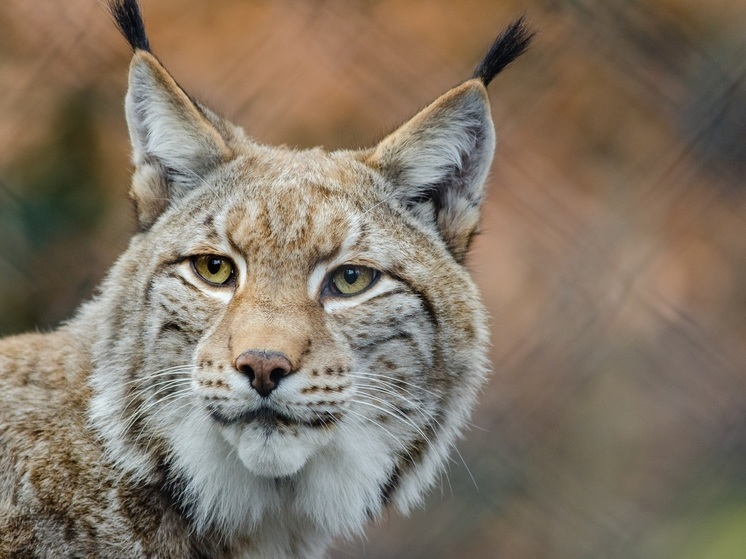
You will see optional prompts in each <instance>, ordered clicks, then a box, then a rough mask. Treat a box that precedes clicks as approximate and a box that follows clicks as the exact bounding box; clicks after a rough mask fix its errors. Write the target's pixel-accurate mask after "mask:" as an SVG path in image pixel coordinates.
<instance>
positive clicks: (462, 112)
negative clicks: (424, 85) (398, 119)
mask: <svg viewBox="0 0 746 559" xmlns="http://www.w3.org/2000/svg"><path fill="white" fill-rule="evenodd" d="M494 150H495V131H494V125H493V123H492V117H491V114H490V105H489V99H488V97H487V90H486V88H485V86H484V84H483V83H482V82H481V81H480V80H478V79H472V80H469V81H467V82H465V83H463V84H461V85H460V86H457V87H455V88H453V89H451V90H450V91H448V92H446V93H445V94H443V95H442V96H441V97H439V98H438V99H436V100H435V101H434V102H433V103H431V104H430V105H429V106H428V107H426V108H425V109H423V110H422V111H420V112H419V113H418V114H417V115H415V116H414V117H413V118H412V119H411V120H409V121H408V122H406V123H405V124H404V125H402V126H401V127H399V128H398V129H397V130H396V131H394V132H393V133H392V134H390V135H389V136H387V137H386V138H384V139H383V141H381V142H380V143H379V144H378V146H376V147H375V148H374V149H373V151H372V152H371V153H370V155H369V156H368V158H367V163H368V164H369V165H371V166H372V167H373V168H375V169H376V170H378V171H379V172H380V173H381V174H383V175H384V177H385V178H386V179H387V183H388V184H389V185H390V187H391V188H392V189H393V196H394V198H395V199H397V200H398V201H399V202H400V203H401V204H402V205H403V206H404V207H406V208H407V210H409V211H410V212H412V214H414V215H415V216H416V217H417V218H419V219H420V220H422V221H423V222H425V223H427V224H429V225H431V226H433V227H434V228H435V229H436V230H437V232H438V233H439V235H440V236H441V238H442V239H443V240H444V241H445V243H446V245H447V246H448V248H449V250H450V251H451V253H452V254H453V256H454V258H456V260H457V261H459V262H462V261H463V260H464V257H465V256H466V253H467V251H468V249H469V245H470V243H471V239H472V238H473V236H474V234H475V233H476V231H477V228H478V225H479V217H480V208H481V203H482V197H483V194H484V184H485V180H486V178H487V174H488V172H489V168H490V165H491V163H492V157H493V154H494Z"/></svg>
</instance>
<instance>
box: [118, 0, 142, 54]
mask: <svg viewBox="0 0 746 559" xmlns="http://www.w3.org/2000/svg"><path fill="white" fill-rule="evenodd" d="M109 11H110V12H111V15H112V17H113V18H114V23H116V25H117V27H118V28H119V31H121V32H122V35H124V38H125V39H127V42H128V43H129V44H130V46H131V47H132V50H144V51H147V52H151V50H150V41H148V36H147V35H146V34H145V24H144V23H143V20H142V12H141V11H140V4H139V2H138V1H137V0H109Z"/></svg>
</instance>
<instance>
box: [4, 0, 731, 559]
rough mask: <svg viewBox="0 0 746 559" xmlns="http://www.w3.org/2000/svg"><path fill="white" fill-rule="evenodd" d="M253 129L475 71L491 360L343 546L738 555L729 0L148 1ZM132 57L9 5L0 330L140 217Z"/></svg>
mask: <svg viewBox="0 0 746 559" xmlns="http://www.w3.org/2000/svg"><path fill="white" fill-rule="evenodd" d="M143 4H144V9H145V14H146V19H147V23H148V27H149V29H150V34H151V40H152V43H153V45H154V48H155V50H156V52H157V53H158V55H159V56H160V57H161V59H162V60H163V61H164V63H165V64H166V66H167V67H168V68H169V69H170V70H171V71H172V72H173V73H174V75H175V76H176V78H177V80H179V82H180V83H182V85H184V86H185V87H186V88H187V89H188V90H189V91H190V92H192V93H194V94H195V95H196V97H197V98H199V99H201V100H203V101H205V102H207V104H208V105H210V106H213V107H214V108H216V109H218V110H219V111H221V112H223V113H224V114H226V116H228V117H229V118H231V119H233V120H234V121H236V122H237V123H239V124H241V125H243V126H245V128H246V129H247V131H248V132H249V133H250V134H251V135H252V136H254V137H255V138H257V139H258V140H259V141H262V142H266V143H284V144H288V145H291V146H298V147H309V146H313V145H317V144H318V145H324V146H326V147H328V148H338V147H359V146H364V145H371V144H372V143H374V142H375V141H376V140H377V139H379V138H380V137H382V135H383V134H385V133H386V132H387V131H388V130H390V129H391V128H393V127H394V126H395V125H396V124H398V123H400V122H402V121H403V120H404V119H406V118H407V117H408V116H410V115H411V114H412V113H413V112H414V111H416V110H417V109H418V108H419V107H421V106H423V105H424V104H426V103H427V102H429V101H430V100H431V99H433V98H434V97H436V96H437V95H438V94H440V93H441V92H442V91H444V90H446V89H447V88H449V87H451V86H452V85H454V84H456V83H458V82H459V81H461V80H463V79H464V78H466V77H468V76H469V75H470V73H471V71H472V68H473V65H474V63H475V62H476V61H477V60H479V58H480V56H481V55H482V53H483V52H484V49H485V48H486V47H487V46H488V45H489V44H490V42H491V40H492V39H493V37H494V35H495V34H496V33H497V31H498V30H499V29H500V28H502V27H503V26H504V25H505V24H506V23H507V22H509V21H510V20H511V19H512V18H514V17H516V16H518V15H520V14H521V13H523V12H526V13H527V17H528V19H529V21H531V22H532V24H533V25H534V26H535V27H536V28H537V29H538V31H539V33H538V35H537V39H536V42H535V44H534V46H533V47H532V49H531V51H530V52H529V53H528V54H527V55H526V56H525V57H523V58H522V59H521V60H520V61H519V62H517V63H516V64H515V65H514V66H511V67H510V68H509V69H508V70H507V71H506V72H505V74H504V75H501V76H499V78H498V79H497V80H496V81H495V82H494V84H493V85H492V86H491V89H490V91H491V98H492V100H493V116H494V119H495V123H496V127H497V132H498V138H499V143H498V151H497V155H496V160H495V164H494V166H493V171H492V174H491V177H490V186H489V195H488V200H487V203H486V206H485V208H484V224H483V234H482V235H481V237H480V238H479V239H478V240H477V244H476V247H475V250H474V252H473V254H472V255H471V257H470V260H469V266H470V268H471V269H472V270H473V272H474V276H475V278H476V280H477V282H478V283H479V285H480V287H481V289H482V292H483V296H484V299H485V302H486V304H487V306H488V308H489V312H490V314H491V316H492V330H493V349H492V359H493V363H494V366H495V374H494V375H493V378H492V380H491V383H490V385H489V387H488V388H487V389H486V390H485V393H484V394H483V395H482V399H481V402H480V405H479V406H478V408H477V410H476V412H475V417H474V420H473V423H474V427H473V428H472V429H471V430H470V431H469V433H468V434H467V436H466V439H465V440H464V441H462V442H461V443H460V444H459V454H454V456H453V461H452V463H451V464H449V468H448V472H447V474H446V475H444V478H443V480H442V482H441V484H440V487H439V488H436V489H435V490H434V491H433V493H432V495H431V496H430V497H429V498H428V503H427V506H426V507H425V510H424V511H416V512H415V513H413V514H412V516H411V517H410V518H408V519H402V518H400V517H399V516H398V515H396V514H394V513H392V514H391V515H390V517H388V518H387V519H385V520H384V521H383V522H382V523H381V525H380V526H379V527H376V528H374V529H372V530H371V531H370V532H369V533H368V536H367V538H366V539H358V540H354V541H352V542H349V543H340V544H339V545H338V546H337V548H336V549H335V551H334V553H333V557H335V558H343V557H368V558H384V557H407V558H423V559H424V558H438V557H442V558H461V557H464V558H469V559H481V558H485V559H486V558H503V557H504V558H510V559H513V558H517V559H533V558H537V559H538V558H545V557H546V558H560V559H563V558H567V559H585V558H587V559H596V558H620V559H634V558H640V559H647V558H665V559H668V558H671V559H674V558H675V559H736V558H738V559H740V558H746V188H745V187H746V184H745V182H746V180H745V177H746V151H745V150H746V147H745V146H746V2H744V1H743V0H713V1H711V2H702V1H698V0H656V1H654V0H648V1H639V0H609V1H601V0H530V1H526V2H517V1H514V0H506V1H504V2H494V1H489V0H467V1H465V2H458V3H455V2H448V1H446V0H435V1H431V2H412V1H404V0H387V1H384V0H380V1H374V0H370V1H359V2H358V1H355V2H349V1H348V2H345V1H342V0H337V1H318V2H316V1H315V2H305V3H293V2H283V1H274V0H266V1H262V2H259V1H257V2H245V1H240V0H219V1H212V2H210V1H208V0H144V1H143ZM128 59H129V52H128V50H127V48H126V46H125V45H124V41H123V40H122V39H121V38H120V37H119V36H118V35H117V33H116V31H115V29H114V28H113V26H112V25H111V22H110V21H109V18H108V17H107V15H106V14H105V13H104V11H103V9H102V8H101V6H100V5H99V3H98V2H95V1H93V0H69V1H67V2H54V1H53V0H42V1H40V2H33V3H32V2H28V1H26V0H4V2H3V3H2V4H0V91H2V92H3V94H2V95H0V334H2V335H7V334H13V333H18V332H22V331H26V330H30V329H46V328H51V327H53V326H54V325H55V324H58V323H59V322H60V321H62V320H64V319H65V318H67V317H69V316H70V315H71V314H72V313H73V312H74V309H75V308H76V307H77V306H78V305H79V303H80V302H81V301H82V300H84V299H85V298H87V297H89V296H90V295H91V293H92V292H93V290H94V289H95V286H96V285H97V284H98V282H99V281H100V279H101V278H102V277H103V275H104V274H105V273H106V269H107V268H108V266H109V265H110V264H111V262H113V260H114V259H115V258H116V256H117V255H118V254H119V253H120V252H121V250H122V249H123V248H124V246H125V245H126V243H127V240H128V238H129V236H130V235H131V233H132V231H133V229H134V224H133V219H132V215H131V209H130V207H129V202H128V200H127V195H126V191H127V186H128V185H127V183H128V176H129V173H130V172H131V169H130V167H129V163H128V153H129V152H128V149H129V148H128V143H127V132H126V126H125V124H124V118H123V109H122V101H123V96H124V88H125V80H126V68H127V64H128Z"/></svg>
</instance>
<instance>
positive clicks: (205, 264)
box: [192, 254, 233, 285]
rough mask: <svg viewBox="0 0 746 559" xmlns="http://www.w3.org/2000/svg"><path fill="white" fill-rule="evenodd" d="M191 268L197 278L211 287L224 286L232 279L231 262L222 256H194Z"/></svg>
mask: <svg viewBox="0 0 746 559" xmlns="http://www.w3.org/2000/svg"><path fill="white" fill-rule="evenodd" d="M192 266H193V267H194V271H195V272H197V275H198V276H199V277H201V278H202V279H203V280H205V281H206V282H207V283H210V284H212V285H226V284H228V283H230V281H231V280H232V279H233V262H231V261H230V260H229V259H228V258H225V257H224V256H215V255H214V254H202V255H200V256H194V257H192Z"/></svg>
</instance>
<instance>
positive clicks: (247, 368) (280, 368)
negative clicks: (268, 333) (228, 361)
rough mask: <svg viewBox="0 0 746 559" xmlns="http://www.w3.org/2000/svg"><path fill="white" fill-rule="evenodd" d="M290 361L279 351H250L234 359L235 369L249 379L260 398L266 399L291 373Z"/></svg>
mask: <svg viewBox="0 0 746 559" xmlns="http://www.w3.org/2000/svg"><path fill="white" fill-rule="evenodd" d="M292 368H293V367H292V365H291V364H290V360H289V359H288V358H287V357H285V355H284V354H282V353H280V352H279V351H263V350H255V349H250V350H248V351H244V352H243V353H242V354H241V355H239V356H238V359H236V369H237V370H238V371H239V372H241V373H243V374H245V375H246V376H247V377H249V381H250V382H251V386H252V387H253V388H254V390H256V391H257V392H258V393H259V395H260V396H263V397H265V398H266V397H267V396H269V395H270V393H271V392H272V391H273V390H274V389H275V388H277V385H278V384H280V381H281V380H282V379H283V378H285V377H286V376H288V375H289V374H290V373H291V372H292Z"/></svg>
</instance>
